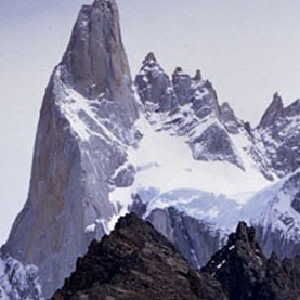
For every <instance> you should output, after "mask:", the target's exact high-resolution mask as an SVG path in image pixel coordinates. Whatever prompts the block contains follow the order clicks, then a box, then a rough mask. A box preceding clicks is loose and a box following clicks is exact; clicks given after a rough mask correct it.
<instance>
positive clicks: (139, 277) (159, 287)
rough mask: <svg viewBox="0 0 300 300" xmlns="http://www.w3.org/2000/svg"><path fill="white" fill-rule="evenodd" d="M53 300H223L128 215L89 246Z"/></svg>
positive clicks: (214, 288) (158, 238) (207, 280)
mask: <svg viewBox="0 0 300 300" xmlns="http://www.w3.org/2000/svg"><path fill="white" fill-rule="evenodd" d="M53 299H55V300H61V299H124V300H125V299H128V300H129V299H141V300H142V299H143V300H144V299H157V300H158V299H170V300H176V299H178V300H179V299H186V300H192V299H201V300H206V299H211V300H213V299H224V300H225V299H226V298H225V296H224V294H223V292H222V290H221V288H220V285H219V283H218V282H217V281H216V280H214V279H212V278H211V277H210V276H209V275H207V274H199V273H197V272H195V271H193V270H192V269H190V268H189V266H188V265H187V263H186V262H185V261H184V260H183V259H182V257H181V256H180V255H179V254H178V252H177V251H176V249H175V248H174V247H173V246H172V244H171V243H170V242H169V241H168V240H167V239H166V238H165V237H164V236H162V235H160V234H159V233H158V232H157V231H155V229H154V227H153V226H152V225H151V224H150V223H147V222H144V221H142V220H140V219H138V218H137V217H136V216H135V215H134V214H130V215H127V216H126V217H125V218H121V219H120V220H119V222H118V224H117V226H116V229H115V231H114V232H112V233H111V234H110V235H109V236H105V237H104V238H103V240H102V241H101V242H96V241H93V242H92V244H91V246H90V248H89V251H88V253H87V255H86V256H84V257H83V258H80V259H79V260H78V262H77V270H76V272H75V273H73V274H72V275H71V276H70V277H69V278H68V279H66V281H65V285H64V287H63V288H62V289H61V290H59V291H57V292H56V294H55V295H54V297H53Z"/></svg>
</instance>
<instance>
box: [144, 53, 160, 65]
mask: <svg viewBox="0 0 300 300" xmlns="http://www.w3.org/2000/svg"><path fill="white" fill-rule="evenodd" d="M156 63H157V60H156V57H155V54H154V52H149V53H147V55H146V56H145V59H144V61H143V64H156Z"/></svg>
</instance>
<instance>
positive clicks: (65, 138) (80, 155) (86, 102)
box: [6, 0, 137, 297]
mask: <svg viewBox="0 0 300 300" xmlns="http://www.w3.org/2000/svg"><path fill="white" fill-rule="evenodd" d="M136 118H137V110H136V108H135V102H134V96H133V92H132V88H131V75H130V71H129V66H128V61H127V56H126V53H125V50H124V48H123V45H122V41H121V36H120V28H119V15H118V10H117V6H116V3H115V1H114V0H109V1H107V0H96V1H94V3H93V4H91V5H84V6H83V7H82V9H81V10H80V13H79V16H78V19H77V21H76V24H75V26H74V30H73V32H72V35H71V38H70V42H69V45H68V47H67V50H66V52H65V54H64V56H63V59H62V62H61V63H60V64H58V65H57V66H56V67H55V69H54V71H53V74H52V76H51V79H50V82H49V85H48V88H47V89H46V93H45V96H44V99H43V103H42V108H41V111H40V120H39V125H38V132H37V136H36V143H35V151H34V156H33V162H32V171H31V181H30V188H29V194H28V199H27V202H26V205H25V207H24V209H23V210H22V212H21V213H20V214H19V215H18V217H17V218H16V221H15V223H14V225H13V228H12V232H11V235H10V237H9V240H8V242H7V245H6V246H7V249H8V251H9V253H10V254H11V255H12V256H13V257H14V258H16V259H17V260H19V261H21V262H23V263H24V264H34V265H37V266H38V267H39V270H40V273H39V274H40V278H41V283H42V286H43V292H44V295H45V296H46V297H48V296H50V295H51V294H53V291H55V289H56V288H57V287H58V286H60V285H61V284H62V283H63V279H64V277H65V276H67V275H68V274H69V273H70V272H71V271H72V270H73V268H74V265H75V262H76V259H77V258H78V256H79V255H82V254H84V253H85V252H86V250H87V248H88V245H89V244H90V242H91V240H92V239H93V238H95V237H97V238H100V237H102V236H103V234H104V233H105V232H106V231H107V228H106V225H105V224H104V223H103V222H101V220H109V219H110V218H111V217H112V216H113V215H114V214H115V213H116V210H115V209H116V208H115V207H114V205H113V204H112V203H110V202H109V200H108V197H109V184H108V181H109V179H110V177H112V176H113V175H114V173H115V170H116V169H117V168H118V167H119V166H120V165H122V164H123V163H124V162H125V161H126V156H127V154H126V151H125V148H126V147H127V146H128V145H129V144H131V143H132V141H133V140H134V132H133V130H132V126H133V123H134V121H135V119H136ZM96 219H97V220H99V222H98V223H97V228H96V229H95V230H94V231H91V230H90V229H89V227H88V226H89V225H90V224H92V223H93V222H95V220H96ZM66 249H67V251H66Z"/></svg>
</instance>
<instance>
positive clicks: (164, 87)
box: [135, 52, 177, 112]
mask: <svg viewBox="0 0 300 300" xmlns="http://www.w3.org/2000/svg"><path fill="white" fill-rule="evenodd" d="M135 85H136V86H137V89H138V93H139V95H140V97H141V100H142V102H143V103H146V102H149V103H153V104H155V105H156V110H157V111H161V112H165V111H170V110H171V109H172V108H173V107H174V106H176V103H177V99H176V98H175V95H174V93H173V92H172V89H171V82H170V79H169V77H168V75H167V74H166V73H165V71H164V70H163V68H162V67H161V66H160V65H159V64H158V63H157V60H156V57H155V55H154V53H152V52H150V53H148V54H147V56H146V57H145V59H144V61H143V66H142V68H141V72H140V74H139V75H137V76H136V78H135Z"/></svg>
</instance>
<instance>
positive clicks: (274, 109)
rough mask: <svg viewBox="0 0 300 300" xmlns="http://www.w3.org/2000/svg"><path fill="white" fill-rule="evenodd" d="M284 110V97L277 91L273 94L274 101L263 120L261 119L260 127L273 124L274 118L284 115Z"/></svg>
mask: <svg viewBox="0 0 300 300" xmlns="http://www.w3.org/2000/svg"><path fill="white" fill-rule="evenodd" d="M283 110H284V105H283V101H282V97H281V96H280V95H279V94H278V92H276V93H275V94H274V95H273V101H272V103H271V104H270V106H269V107H268V108H267V109H266V111H265V113H264V115H263V117H262V119H261V121H260V125H259V126H260V127H261V128H266V127H268V126H270V125H272V124H273V122H274V120H275V119H276V118H277V117H278V116H280V115H282V113H283Z"/></svg>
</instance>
